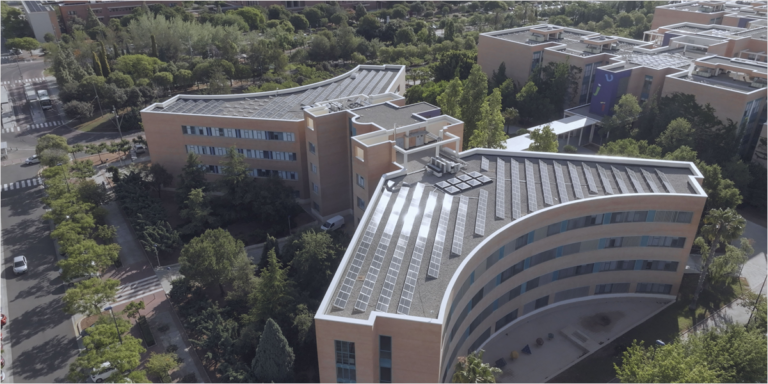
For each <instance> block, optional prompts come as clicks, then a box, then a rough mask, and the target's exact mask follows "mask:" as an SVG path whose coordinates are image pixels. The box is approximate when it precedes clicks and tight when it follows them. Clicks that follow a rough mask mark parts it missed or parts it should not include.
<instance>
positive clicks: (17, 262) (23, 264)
mask: <svg viewBox="0 0 768 384" xmlns="http://www.w3.org/2000/svg"><path fill="white" fill-rule="evenodd" d="M26 271H27V258H26V257H24V256H16V257H14V258H13V273H15V274H17V275H21V274H22V273H24V272H26Z"/></svg>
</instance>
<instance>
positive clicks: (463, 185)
mask: <svg viewBox="0 0 768 384" xmlns="http://www.w3.org/2000/svg"><path fill="white" fill-rule="evenodd" d="M454 187H456V188H458V189H460V190H462V191H466V190H467V189H469V188H470V186H469V184H467V183H458V184H456V185H454Z"/></svg>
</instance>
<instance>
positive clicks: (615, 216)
mask: <svg viewBox="0 0 768 384" xmlns="http://www.w3.org/2000/svg"><path fill="white" fill-rule="evenodd" d="M692 219H693V212H686V211H655V210H649V211H622V212H609V213H600V214H595V215H588V216H581V217H577V218H574V219H570V220H563V221H561V222H559V223H554V224H551V225H548V226H544V227H541V228H539V229H536V230H535V231H531V232H529V233H527V234H524V235H522V236H520V237H518V238H517V239H515V240H512V241H510V242H509V243H507V244H506V245H505V246H503V247H501V248H500V249H499V250H498V251H496V252H494V253H493V254H492V255H491V256H488V257H487V259H486V262H485V263H480V265H479V266H478V267H477V268H476V269H475V270H474V271H473V272H472V274H471V275H470V278H469V279H467V280H466V281H464V284H463V285H462V286H461V288H460V289H459V291H458V292H457V293H456V296H455V297H454V299H453V305H452V306H451V311H450V312H449V314H448V319H447V320H448V321H447V322H446V324H448V323H449V322H450V320H451V316H452V314H453V310H454V309H455V305H456V303H458V302H459V301H460V300H461V298H462V297H463V296H464V294H465V293H466V291H467V290H468V289H469V286H470V285H471V284H472V283H473V282H474V277H480V275H482V274H483V273H485V271H486V270H488V269H490V268H491V266H492V265H493V264H495V263H496V262H497V261H499V260H501V259H502V258H504V257H506V256H507V255H509V254H511V253H512V252H514V251H516V250H518V249H520V248H522V247H524V246H526V245H528V244H531V243H533V242H536V241H539V240H541V239H544V238H547V237H549V236H554V235H557V234H559V233H562V232H567V231H570V230H575V229H580V228H585V227H591V226H597V225H607V224H620V223H633V222H665V223H684V224H688V223H690V222H691V220H692ZM602 240H605V241H604V242H602V243H601V242H600V241H599V240H592V241H589V242H582V243H574V244H567V245H564V246H562V247H559V248H556V249H553V250H549V251H545V252H542V253H541V254H539V255H535V256H532V257H531V258H530V259H531V261H529V262H528V263H529V266H528V267H530V266H533V265H536V264H540V263H542V262H544V261H547V260H551V259H552V258H555V257H561V256H567V255H571V254H574V253H578V252H584V251H588V250H594V249H603V248H611V247H614V248H615V247H617V246H624V247H629V246H667V247H673V246H674V247H679V248H682V247H683V246H684V245H685V242H684V239H683V240H682V243H681V242H680V240H677V241H676V240H675V238H672V237H670V238H666V237H663V236H659V237H645V238H643V237H635V238H632V239H629V238H628V239H626V241H627V242H626V243H624V239H622V240H618V239H617V238H613V239H612V240H613V241H612V242H609V241H608V240H609V239H602ZM617 241H618V244H617ZM673 242H674V245H673ZM582 245H586V247H582ZM606 245H607V247H606ZM552 252H555V253H554V255H553V253H552ZM497 255H498V256H497ZM534 258H535V261H534ZM525 262H526V261H525V260H523V261H521V262H520V263H518V264H516V265H515V266H513V267H512V268H517V269H518V270H519V271H522V268H523V264H524V263H525ZM531 262H533V264H532V265H531V264H530V263H531ZM528 267H526V268H528ZM519 271H518V272H519ZM505 272H506V271H505ZM508 273H509V272H508ZM516 273H517V272H513V274H516ZM510 277H511V275H510Z"/></svg>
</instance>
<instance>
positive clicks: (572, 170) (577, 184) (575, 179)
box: [568, 161, 588, 199]
mask: <svg viewBox="0 0 768 384" xmlns="http://www.w3.org/2000/svg"><path fill="white" fill-rule="evenodd" d="M582 165H583V166H584V171H585V172H586V171H587V170H588V169H587V168H586V167H587V165H586V164H584V163H582ZM568 173H569V174H570V175H571V185H572V186H573V194H574V195H575V196H576V198H577V199H583V198H584V192H583V191H582V190H581V180H579V170H578V169H576V166H575V165H573V163H571V162H570V161H569V162H568Z"/></svg>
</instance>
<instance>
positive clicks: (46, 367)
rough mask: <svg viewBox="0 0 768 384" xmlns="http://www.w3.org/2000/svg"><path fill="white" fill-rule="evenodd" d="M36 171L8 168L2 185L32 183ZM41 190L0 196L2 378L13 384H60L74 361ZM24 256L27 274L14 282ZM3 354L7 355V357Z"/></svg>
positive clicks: (73, 344) (72, 334)
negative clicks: (5, 318)
mask: <svg viewBox="0 0 768 384" xmlns="http://www.w3.org/2000/svg"><path fill="white" fill-rule="evenodd" d="M38 169H39V166H37V165H34V166H23V165H11V166H6V167H3V169H2V183H3V184H7V183H11V182H16V181H18V180H23V179H30V178H34V177H36V175H37V170H38ZM43 193H44V190H43V188H42V187H41V186H40V185H37V186H34V187H27V188H16V189H14V190H9V191H3V192H2V193H0V197H1V199H0V200H1V204H0V205H1V216H0V220H2V228H3V229H2V236H3V270H2V271H1V272H2V277H3V283H4V284H3V285H4V286H3V295H4V296H5V297H4V298H5V299H6V300H7V308H5V307H4V308H3V311H4V312H5V313H6V315H7V316H8V324H7V325H6V327H5V329H4V330H3V331H4V332H3V333H4V335H5V340H4V342H5V343H10V346H11V348H10V352H11V360H10V362H8V361H7V363H9V364H7V365H6V369H5V370H6V372H5V373H6V375H9V378H11V379H12V381H13V382H18V383H22V382H38V383H39V382H62V381H64V379H65V376H66V374H67V372H68V370H69V365H70V364H71V363H72V362H73V361H74V359H75V357H76V356H77V350H78V349H77V342H76V341H75V331H74V329H73V326H72V320H71V317H70V316H68V315H67V314H65V313H64V311H63V303H62V301H61V297H62V295H63V294H64V290H65V287H64V286H63V284H62V282H61V279H60V278H59V274H58V272H57V269H58V267H56V265H55V260H56V256H55V254H54V248H53V242H52V241H51V239H50V237H49V233H50V230H49V227H48V224H47V223H45V222H43V221H42V220H41V217H42V215H43V213H44V210H43V206H42V203H41V201H40V199H41V198H42V197H43ZM18 255H24V256H26V257H27V260H28V262H29V271H28V272H27V273H26V274H23V275H19V276H16V275H15V274H14V272H13V266H12V261H13V257H14V256H18ZM6 345H8V344H6ZM8 352H9V351H8V350H7V349H6V355H8Z"/></svg>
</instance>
